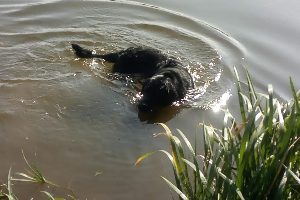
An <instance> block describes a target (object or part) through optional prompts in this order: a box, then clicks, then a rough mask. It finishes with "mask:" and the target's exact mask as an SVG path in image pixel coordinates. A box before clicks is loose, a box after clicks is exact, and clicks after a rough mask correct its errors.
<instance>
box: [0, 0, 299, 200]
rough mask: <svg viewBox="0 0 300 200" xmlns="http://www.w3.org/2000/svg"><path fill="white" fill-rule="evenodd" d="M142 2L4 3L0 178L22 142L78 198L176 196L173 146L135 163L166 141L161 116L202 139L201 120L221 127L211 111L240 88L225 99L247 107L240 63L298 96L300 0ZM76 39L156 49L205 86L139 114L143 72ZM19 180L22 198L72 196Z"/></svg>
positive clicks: (261, 80) (106, 46) (17, 164)
mask: <svg viewBox="0 0 300 200" xmlns="http://www.w3.org/2000/svg"><path fill="white" fill-rule="evenodd" d="M139 2H140V3H139ZM139 2H133V1H62V0H58V1H50V0H49V1H46V0H45V1H38V0H26V1H1V3H0V19H1V20H0V56H1V63H0V171H1V172H0V180H2V181H5V180H6V179H7V174H8V170H9V167H10V166H12V165H13V168H12V171H13V172H25V170H24V167H25V166H26V164H25V162H24V159H23V157H22V153H21V149H23V150H24V152H25V155H26V157H27V159H28V160H29V161H30V163H33V162H35V158H34V152H35V151H36V152H37V158H38V162H39V166H40V168H41V170H42V172H43V173H44V175H45V177H46V178H48V179H49V180H50V181H52V182H54V183H56V184H58V185H60V186H63V187H69V188H71V189H72V190H73V191H74V194H75V196H76V197H78V198H79V199H110V200H111V199H124V200H126V199H128V200H129V199H172V195H173V197H174V198H175V199H176V198H177V195H175V194H174V193H171V192H170V191H169V188H168V187H167V185H166V184H165V183H164V181H163V180H162V179H161V178H160V176H161V175H162V176H165V177H167V178H169V179H171V180H172V178H173V176H172V170H171V165H170V163H169V162H168V160H167V158H166V157H165V155H163V154H160V153H157V154H154V155H152V156H151V157H149V158H147V159H146V160H143V161H142V162H141V163H140V164H139V165H138V166H134V163H135V161H136V160H137V159H138V158H139V157H140V156H141V155H143V154H145V153H147V152H151V151H153V150H157V149H167V150H168V149H169V146H168V141H167V139H166V138H164V137H163V136H160V137H157V138H153V133H158V132H161V131H163V129H162V127H160V126H158V125H153V123H154V122H165V123H166V124H167V125H168V126H170V127H171V129H172V130H174V131H175V128H179V129H181V130H182V131H183V132H184V133H185V134H187V136H188V138H189V139H191V140H193V138H194V135H195V130H196V125H197V123H199V122H202V121H203V118H205V121H206V122H211V123H213V124H217V121H218V119H220V118H221V117H222V113H214V112H213V111H212V110H211V109H208V110H206V109H204V108H207V107H212V106H214V105H215V104H216V103H220V101H221V103H226V101H225V102H222V101H223V100H224V99H225V100H226V99H227V96H228V95H229V94H232V97H231V98H230V99H229V100H228V101H227V106H228V107H229V108H230V109H231V110H232V112H233V113H238V112H239V110H238V107H237V104H236V103H237V101H235V98H236V93H235V86H234V84H233V73H232V71H233V66H234V65H236V66H237V68H238V70H239V72H240V74H241V77H244V75H242V74H243V73H244V71H243V67H245V66H248V68H249V71H250V73H251V75H252V78H253V82H254V85H255V87H256V88H257V89H258V90H259V91H266V88H267V84H269V83H272V84H273V86H274V88H275V92H277V94H278V97H279V96H280V97H281V98H282V99H283V100H288V99H289V98H291V93H290V89H289V80H288V78H289V76H290V75H292V76H293V78H294V82H295V86H296V88H297V89H299V88H300V82H299V81H298V79H297V78H298V77H297V75H298V73H299V72H298V67H299V66H300V65H299V64H300V61H299V59H298V54H299V52H300V43H299V35H300V24H299V22H300V15H299V14H298V13H300V9H299V8H300V6H299V3H298V2H297V1H291V2H289V4H284V3H283V2H281V1H272V4H271V3H264V4H262V3H261V2H259V1H252V2H251V3H249V2H231V3H225V2H218V3H217V2H211V1H204V2H199V1H193V0H188V1H179V0H174V1H172V4H170V1H158V0H140V1H139ZM144 3H147V4H144ZM151 5H155V6H151ZM71 43H78V44H81V45H84V46H85V47H88V48H90V49H94V50H95V51H97V52H98V53H107V52H111V51H116V50H122V49H124V48H127V47H130V46H140V45H142V46H148V47H154V48H158V49H160V50H162V51H164V52H167V53H169V54H171V55H173V56H176V57H178V59H181V60H182V62H183V63H184V65H185V66H186V67H187V68H188V69H189V70H190V71H191V73H192V74H193V76H194V79H195V82H196V84H197V90H195V91H192V92H191V94H190V95H189V97H188V98H187V99H186V101H185V102H183V103H182V104H181V105H177V106H170V107H168V108H165V109H162V110H160V111H157V112H154V113H152V114H150V115H139V114H138V111H137V109H136V104H137V102H138V97H137V93H138V91H139V90H140V88H141V84H140V82H139V81H138V80H137V78H135V77H132V76H131V77H130V76H127V77H126V76H120V75H115V74H112V73H111V67H112V65H111V64H109V63H103V62H101V61H100V60H92V59H78V58H76V57H75V56H74V54H73V52H72V50H71V48H70V44H71ZM198 138H202V137H199V136H198ZM200 151H201V150H200ZM200 151H199V152H200ZM95 172H103V174H101V175H99V176H96V177H95ZM13 189H14V192H15V194H16V195H17V196H18V197H19V199H31V198H32V199H47V198H46V196H45V195H44V194H40V191H41V190H46V191H49V192H50V193H51V194H53V195H54V196H55V197H66V196H67V195H66V194H72V195H74V194H73V193H72V192H71V191H69V190H66V189H63V188H55V187H52V186H50V187H47V186H43V188H40V187H39V186H37V185H34V184H29V185H28V184H21V183H18V184H16V185H14V186H13Z"/></svg>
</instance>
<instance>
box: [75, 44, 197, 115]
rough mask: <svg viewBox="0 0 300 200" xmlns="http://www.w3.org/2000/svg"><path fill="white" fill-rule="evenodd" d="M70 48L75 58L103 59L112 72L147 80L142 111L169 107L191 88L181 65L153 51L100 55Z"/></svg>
mask: <svg viewBox="0 0 300 200" xmlns="http://www.w3.org/2000/svg"><path fill="white" fill-rule="evenodd" d="M72 48H73V49H74V50H75V54H76V55H77V56H78V57H82V58H102V59H105V60H106V61H108V62H112V63H115V64H114V67H113V72H119V73H125V74H134V73H138V74H140V75H141V76H142V77H145V78H147V80H146V82H145V83H144V84H143V88H142V91H141V93H142V94H143V98H142V100H141V101H140V103H139V105H138V109H139V111H141V112H148V111H151V110H152V109H153V108H154V107H165V106H168V105H171V104H172V103H173V102H175V101H178V100H180V99H183V98H184V97H185V95H186V93H187V91H188V90H189V89H192V88H193V87H194V83H193V79H192V77H191V75H190V74H189V73H188V71H187V70H186V69H185V68H183V66H182V64H181V63H180V62H179V61H177V60H175V59H172V58H170V57H168V56H167V55H166V54H163V53H161V52H160V51H159V50H156V49H151V48H143V47H130V48H128V49H126V50H123V51H120V52H116V53H110V54H105V55H100V54H93V53H92V51H90V50H86V49H83V48H82V47H80V46H79V45H77V44H72Z"/></svg>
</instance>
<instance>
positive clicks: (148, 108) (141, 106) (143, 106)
mask: <svg viewBox="0 0 300 200" xmlns="http://www.w3.org/2000/svg"><path fill="white" fill-rule="evenodd" d="M152 108H153V107H152V106H150V105H149V104H147V103H145V102H141V103H140V104H139V105H138V109H139V111H141V112H144V113H145V112H149V111H151V109H152Z"/></svg>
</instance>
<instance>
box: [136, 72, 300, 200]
mask: <svg viewBox="0 0 300 200" xmlns="http://www.w3.org/2000/svg"><path fill="white" fill-rule="evenodd" d="M234 71H235V77H236V85H237V90H238V98H239V107H240V114H241V115H240V116H239V121H242V123H241V124H239V125H237V124H236V119H235V118H234V117H233V116H232V115H231V113H230V112H229V110H228V109H227V110H223V111H224V120H223V125H222V128H221V129H217V128H215V127H213V126H212V125H206V124H205V123H201V124H199V125H201V126H202V127H203V143H204V144H203V146H204V152H203V154H198V153H197V149H196V142H195V145H194V148H193V147H192V145H191V143H190V142H189V141H188V139H187V138H186V137H185V135H184V134H183V133H182V132H181V131H180V130H178V129H177V131H178V132H179V134H180V136H181V137H182V139H183V141H184V143H185V145H186V146H187V147H188V151H187V152H185V151H184V150H183V146H182V145H183V144H182V141H180V139H179V138H178V137H176V136H174V135H173V134H172V133H171V131H170V129H169V128H168V127H167V126H166V125H164V124H161V125H162V126H163V127H164V129H165V133H163V134H165V135H166V136H167V137H168V139H169V141H170V146H171V151H172V152H171V154H170V153H168V152H167V151H165V150H160V151H161V152H163V153H165V154H166V155H167V156H168V158H169V159H170V161H171V163H172V166H173V171H174V177H175V185H174V184H173V183H171V182H170V181H169V180H167V179H166V178H164V177H162V178H163V179H164V180H165V181H166V182H167V184H168V185H169V186H170V187H171V188H173V189H174V190H175V192H176V193H178V194H179V198H180V199H184V200H197V199H201V200H202V199H220V200H227V199H228V200H235V199H248V200H252V199H258V200H261V199H268V200H273V199H275V200H276V199H284V200H286V199H295V200H296V199H300V179H299V176H300V175H299V174H300V155H299V154H300V141H299V140H300V107H299V99H300V98H299V97H300V92H298V93H296V92H295V88H294V84H293V81H292V79H291V78H290V84H291V90H292V93H293V97H294V98H293V100H291V101H290V102H287V103H285V104H282V103H280V102H279V101H278V100H277V99H276V98H274V97H273V88H272V86H271V85H269V87H268V94H260V93H256V92H255V91H254V88H253V85H252V82H251V79H250V76H249V73H248V71H247V70H246V73H247V81H248V86H249V87H248V92H244V93H242V90H241V86H240V81H239V76H238V73H237V71H236V69H234ZM152 153H153V152H152ZM152 153H148V154H146V155H144V156H142V157H140V158H139V159H138V161H137V163H138V162H140V161H141V160H142V159H144V158H145V157H147V156H149V155H150V154H152ZM137 163H136V164H137Z"/></svg>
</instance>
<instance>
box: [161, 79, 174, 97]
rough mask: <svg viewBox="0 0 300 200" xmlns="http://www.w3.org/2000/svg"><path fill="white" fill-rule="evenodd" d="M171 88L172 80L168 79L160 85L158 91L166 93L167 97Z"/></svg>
mask: <svg viewBox="0 0 300 200" xmlns="http://www.w3.org/2000/svg"><path fill="white" fill-rule="evenodd" d="M172 87H173V83H172V80H171V79H170V78H165V79H164V80H163V82H162V85H161V86H160V89H161V90H165V91H167V93H168V95H169V94H170V90H171V88H172Z"/></svg>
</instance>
